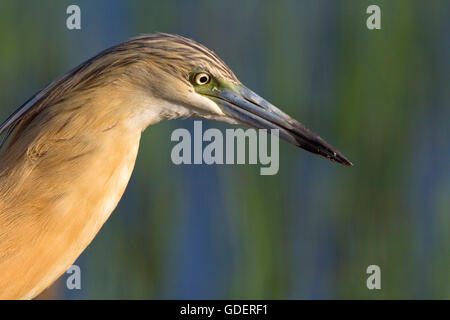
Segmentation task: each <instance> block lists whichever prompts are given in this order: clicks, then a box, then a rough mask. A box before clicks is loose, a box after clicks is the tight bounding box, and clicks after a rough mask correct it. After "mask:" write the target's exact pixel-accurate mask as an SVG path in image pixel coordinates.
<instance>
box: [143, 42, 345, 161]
mask: <svg viewBox="0 0 450 320" xmlns="http://www.w3.org/2000/svg"><path fill="white" fill-rule="evenodd" d="M137 40H138V41H144V42H145V43H146V45H145V46H146V47H147V48H148V52H147V53H148V57H149V58H148V59H147V60H148V63H149V64H151V66H152V68H154V69H157V70H159V72H158V73H157V74H158V77H159V81H148V86H155V85H156V86H158V87H156V88H155V87H153V88H152V89H153V90H152V92H153V93H155V92H156V95H160V96H161V97H162V98H163V100H164V101H166V102H167V101H170V103H172V104H173V105H177V106H182V107H185V108H187V109H189V112H190V113H189V116H198V117H202V118H206V119H213V120H217V121H221V122H227V123H232V124H242V125H246V126H250V127H252V128H256V129H278V130H279V131H278V133H279V136H280V138H282V139H284V140H286V141H288V142H289V143H291V144H294V145H296V146H298V147H301V148H303V149H305V150H307V151H310V152H312V153H315V154H318V155H321V156H323V157H326V158H328V159H330V160H332V161H335V162H338V163H341V164H344V165H349V166H350V165H352V163H351V162H350V161H349V160H347V158H346V157H345V156H344V155H343V154H341V153H340V152H339V151H337V150H336V149H335V148H333V147H332V146H331V145H330V144H328V143H327V142H326V141H325V140H324V139H322V138H321V137H319V136H318V135H317V134H315V133H314V132H312V131H311V130H309V129H308V128H306V127H305V126H304V125H303V124H301V123H300V122H298V121H296V120H295V119H293V118H292V117H290V116H289V115H287V114H286V113H284V112H283V111H281V110H280V109H278V108H277V107H275V106H274V105H272V104H271V103H270V102H268V101H267V100H265V99H263V98H262V97H260V96H259V95H257V94H256V93H254V92H253V91H251V90H250V89H248V88H246V87H245V86H244V85H243V84H242V83H241V82H240V81H239V80H238V79H237V77H236V76H235V75H234V73H233V72H232V71H231V70H230V68H229V67H228V66H227V65H226V64H225V63H224V62H223V61H222V60H221V59H220V58H219V57H218V56H217V55H216V54H214V53H213V52H212V51H210V50H209V49H207V48H205V47H204V46H202V45H200V44H198V43H196V42H194V41H192V40H190V39H187V38H184V37H180V36H175V35H169V34H158V35H150V36H144V37H142V38H138V39H137ZM150 42H151V43H150ZM148 74H152V73H151V72H149V73H148ZM151 80H154V79H151Z"/></svg>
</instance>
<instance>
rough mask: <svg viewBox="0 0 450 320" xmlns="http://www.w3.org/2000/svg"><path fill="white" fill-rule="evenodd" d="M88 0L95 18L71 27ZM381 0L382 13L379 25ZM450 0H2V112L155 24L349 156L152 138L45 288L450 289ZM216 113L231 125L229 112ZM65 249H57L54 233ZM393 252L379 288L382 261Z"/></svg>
mask: <svg viewBox="0 0 450 320" xmlns="http://www.w3.org/2000/svg"><path fill="white" fill-rule="evenodd" d="M70 4H77V5H79V6H80V7H81V12H82V30H80V31H70V30H68V29H67V28H66V19H67V17H68V15H67V14H66V8H67V7H68V5H70ZM370 4H377V5H379V6H380V7H381V11H382V14H381V17H382V29H381V30H375V31H370V30H368V29H367V28H366V19H367V17H368V15H367V14H366V8H367V7H368V6H369V5H370ZM449 9H450V3H449V2H448V1H445V0H441V1H438V0H435V1H418V0H417V1H408V2H406V1H400V0H396V1H378V0H377V1H365V0H362V1H353V0H346V1H331V0H328V1H325V0H321V1H306V0H305V1H238V0H234V1H222V2H219V1H206V0H205V1H111V0H108V1H106V0H104V1H99V0H95V1H81V0H80V1H57V2H56V1H52V0H42V1H32V0H21V1H14V0H2V1H1V2H0V41H1V46H0V102H1V103H0V116H1V118H2V119H6V117H7V116H8V115H9V114H10V113H11V112H12V111H13V110H14V109H15V108H16V107H17V106H19V105H21V104H22V103H23V102H24V101H25V100H27V99H28V98H29V97H30V96H31V95H32V94H33V93H34V92H36V91H37V90H39V89H41V88H42V87H44V86H45V85H46V84H47V83H49V82H51V81H52V80H54V79H55V78H57V77H58V76H59V75H61V74H62V73H64V72H66V71H68V70H70V69H71V68H73V67H75V66H76V65H78V64H79V63H81V62H83V61H84V60H86V59H88V58H90V57H91V56H93V55H94V54H96V53H98V52H99V51H101V50H103V49H105V48H107V47H109V46H112V45H114V44H117V43H120V42H122V41H125V40H127V39H129V38H130V37H133V36H136V35H139V34H143V33H153V32H168V33H175V34H180V35H183V36H186V37H190V38H192V39H194V40H196V41H198V42H200V43H202V44H204V45H206V46H207V47H208V48H210V49H212V50H214V51H215V52H216V53H217V54H218V55H219V56H220V57H221V58H222V59H224V60H225V61H226V63H227V64H228V65H229V66H230V68H231V69H232V70H233V71H234V72H235V73H236V75H237V76H238V77H239V79H240V80H241V81H242V82H243V83H244V84H246V85H247V86H248V87H249V88H251V89H252V90H254V91H255V92H257V93H259V94H261V95H262V96H264V97H265V98H267V99H268V100H269V101H272V102H273V103H274V104H276V105H277V106H279V107H280V108H281V109H283V110H284V111H286V112H287V113H289V114H291V115H292V116H293V117H295V118H296V119H298V120H300V121H301V122H303V123H304V124H306V125H307V126H308V127H310V128H311V129H313V130H314V131H316V132H318V133H319V134H320V135H321V136H322V137H324V138H326V139H327V140H328V141H329V142H330V143H331V144H333V145H335V146H336V147H337V148H338V149H339V150H341V151H342V152H343V153H344V154H345V155H346V156H348V157H349V158H350V160H351V161H352V162H354V164H355V166H354V167H352V168H347V167H343V166H339V165H337V164H333V163H331V162H329V161H326V160H324V159H321V158H318V157H315V156H313V155H311V154H309V153H307V152H305V151H302V150H299V149H297V148H294V147H293V146H291V145H288V144H287V143H284V142H281V143H280V171H279V173H278V174H277V175H275V176H260V175H259V166H255V165H253V166H252V165H234V166H207V165H183V166H176V165H174V164H173V163H172V162H171V159H170V152H171V149H172V147H173V146H174V144H175V143H174V142H171V141H170V134H171V132H172V131H173V130H174V129H175V128H179V127H185V128H188V129H189V130H192V128H193V120H176V121H165V122H162V123H159V124H157V125H155V126H152V127H150V128H149V129H148V130H147V131H146V132H145V133H144V134H143V137H142V142H141V148H140V153H139V156H138V160H137V163H136V168H135V171H134V174H133V176H132V178H131V181H130V183H129V185H128V188H127V190H126V192H125V195H124V197H123V198H122V200H121V202H120V204H119V206H118V208H117V209H116V210H115V212H114V213H113V214H112V216H111V217H110V219H109V220H108V221H107V223H106V224H105V225H104V227H103V228H102V230H101V231H100V233H99V234H98V235H97V237H96V238H95V239H94V241H93V242H92V243H91V245H90V246H89V247H88V248H87V250H86V251H85V252H84V253H83V254H82V256H80V258H79V259H78V260H77V262H76V264H77V265H79V266H80V267H81V270H82V289H81V290H72V291H71V290H68V289H66V286H65V281H66V279H67V276H68V275H63V276H62V277H61V279H60V280H59V281H58V282H57V283H56V284H55V285H54V286H52V287H51V288H50V289H48V290H47V291H46V292H44V293H43V295H42V296H41V298H61V299H90V298H94V299H102V298H106V299H113V298H114V299H115V298H128V299H134V298H145V299H172V298H183V299H184V298H189V299H196V298H201V299H208V298H211V299H216V298H218V299H222V298H237V299H239V298H246V299H259V298H266V299H283V298H284V299H316V298H317V299H335V298H339V299H356V298H360V299H380V298H385V299H391V298H397V299H404V298H422V299H428V298H440V299H442V298H447V299H449V298H450V275H449V270H450V268H449V266H450V147H449V138H450V135H449V123H450V103H449V102H450V99H449V96H450V81H449V74H450V62H449V61H450V59H449V57H450V41H449V31H450V19H448V13H449V12H450V10H449ZM203 126H204V128H205V129H206V128H207V127H218V128H221V129H222V130H223V129H225V128H228V127H229V126H226V125H219V124H217V123H213V122H205V121H204V123H203ZM50 250H51V248H50ZM372 264H376V265H378V266H380V268H381V281H382V289H381V290H371V291H370V290H368V289H367V287H366V279H367V277H368V275H367V274H366V268H367V266H369V265H372Z"/></svg>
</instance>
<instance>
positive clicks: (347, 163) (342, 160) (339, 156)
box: [333, 154, 353, 167]
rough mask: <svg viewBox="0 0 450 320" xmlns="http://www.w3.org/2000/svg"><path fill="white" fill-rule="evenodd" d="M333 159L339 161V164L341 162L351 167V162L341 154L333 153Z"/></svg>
mask: <svg viewBox="0 0 450 320" xmlns="http://www.w3.org/2000/svg"><path fill="white" fill-rule="evenodd" d="M333 160H334V161H336V162H339V163H340V164H343V165H345V166H348V167H353V163H352V162H351V161H350V160H348V159H347V158H346V157H344V156H343V155H342V154H335V156H334V159H333Z"/></svg>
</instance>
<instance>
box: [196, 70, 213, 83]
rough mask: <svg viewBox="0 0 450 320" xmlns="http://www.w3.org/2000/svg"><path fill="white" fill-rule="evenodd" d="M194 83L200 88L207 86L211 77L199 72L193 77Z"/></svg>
mask: <svg viewBox="0 0 450 320" xmlns="http://www.w3.org/2000/svg"><path fill="white" fill-rule="evenodd" d="M194 80H195V83H196V84H198V85H200V86H202V85H205V84H208V83H209V81H210V80H211V76H210V75H209V74H207V73H204V72H201V73H198V74H196V75H195V79H194Z"/></svg>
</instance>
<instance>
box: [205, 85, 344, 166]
mask: <svg viewBox="0 0 450 320" xmlns="http://www.w3.org/2000/svg"><path fill="white" fill-rule="evenodd" d="M209 98H211V99H212V100H214V101H215V102H216V103H217V104H218V105H219V106H220V107H221V108H222V110H223V112H225V113H226V114H227V115H228V116H230V117H232V118H233V119H235V120H236V121H238V122H240V123H243V124H246V125H248V126H250V127H252V128H257V129H278V130H279V136H280V137H281V138H282V139H284V140H286V141H288V142H290V143H292V144H293V145H296V146H298V147H300V148H303V149H305V150H307V151H310V152H312V153H315V154H318V155H321V156H323V157H325V158H328V159H329V160H331V161H335V162H339V163H341V164H343V165H346V166H352V165H353V164H352V163H351V162H350V161H349V160H348V159H347V158H346V157H345V156H344V155H343V154H342V153H340V152H339V151H338V150H336V149H335V148H333V147H332V146H331V145H330V144H328V143H327V142H326V141H325V140H323V139H322V138H321V137H319V136H318V135H317V134H315V133H314V132H312V131H311V130H309V129H308V128H306V127H305V126H304V125H303V124H301V123H300V122H298V121H296V120H295V119H293V118H291V117H290V116H288V115H287V114H285V113H284V112H283V111H281V110H280V109H278V108H277V107H275V106H274V105H272V104H271V103H270V102H268V101H266V100H264V99H263V98H261V97H260V96H258V95H257V94H256V93H254V92H253V91H251V90H249V89H248V88H246V87H245V86H243V85H228V86H224V87H223V88H214V89H213V91H212V94H210V95H209Z"/></svg>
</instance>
